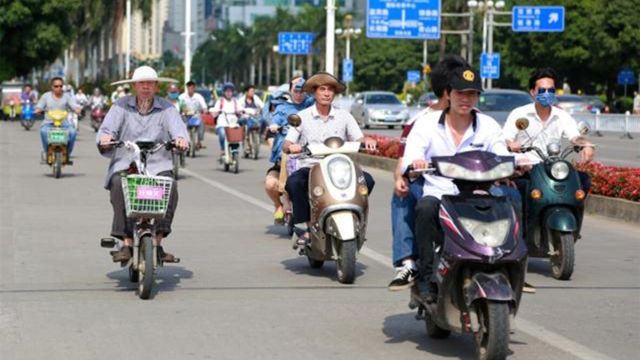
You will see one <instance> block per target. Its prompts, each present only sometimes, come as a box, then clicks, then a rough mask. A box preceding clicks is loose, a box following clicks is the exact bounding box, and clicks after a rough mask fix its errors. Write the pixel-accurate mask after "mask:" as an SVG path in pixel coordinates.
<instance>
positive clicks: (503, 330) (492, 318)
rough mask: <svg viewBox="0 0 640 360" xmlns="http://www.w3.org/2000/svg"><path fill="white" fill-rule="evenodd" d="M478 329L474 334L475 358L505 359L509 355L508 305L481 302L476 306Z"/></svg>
mask: <svg viewBox="0 0 640 360" xmlns="http://www.w3.org/2000/svg"><path fill="white" fill-rule="evenodd" d="M476 312H477V314H478V322H479V324H480V329H479V330H478V332H476V333H475V334H474V338H475V343H476V358H477V359H480V360H494V359H495V360H501V359H506V358H507V354H508V353H509V332H510V331H509V304H508V303H506V302H497V301H490V300H489V301H481V302H480V303H479V304H478V305H477V306H476Z"/></svg>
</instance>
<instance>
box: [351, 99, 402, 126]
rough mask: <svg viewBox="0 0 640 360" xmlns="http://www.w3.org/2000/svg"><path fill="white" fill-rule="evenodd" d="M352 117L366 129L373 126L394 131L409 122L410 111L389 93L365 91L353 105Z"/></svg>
mask: <svg viewBox="0 0 640 360" xmlns="http://www.w3.org/2000/svg"><path fill="white" fill-rule="evenodd" d="M351 115H353V117H354V118H355V119H356V121H357V122H358V124H359V125H360V126H361V127H364V128H365V129H368V128H369V127H371V126H373V125H382V126H387V127H388V128H389V129H393V128H394V127H395V126H401V125H403V124H404V123H406V122H407V120H409V110H408V109H407V106H406V105H404V104H403V103H402V102H400V100H398V98H397V97H396V95H395V94H394V93H392V92H389V91H365V92H362V93H360V94H358V96H356V98H355V100H354V101H353V104H351Z"/></svg>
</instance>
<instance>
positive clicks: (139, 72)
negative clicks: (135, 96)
mask: <svg viewBox="0 0 640 360" xmlns="http://www.w3.org/2000/svg"><path fill="white" fill-rule="evenodd" d="M139 81H160V82H171V83H177V82H178V80H176V79H171V78H166V77H158V73H157V72H156V71H155V70H154V69H153V68H152V67H151V66H146V65H144V66H140V67H139V68H137V69H136V70H135V71H134V72H133V76H132V77H131V79H127V80H119V81H116V82H112V83H111V85H120V84H130V83H136V82H139Z"/></svg>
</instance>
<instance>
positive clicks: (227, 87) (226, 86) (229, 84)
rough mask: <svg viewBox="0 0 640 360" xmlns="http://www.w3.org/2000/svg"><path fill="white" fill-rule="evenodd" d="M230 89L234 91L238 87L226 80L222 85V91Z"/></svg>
mask: <svg viewBox="0 0 640 360" xmlns="http://www.w3.org/2000/svg"><path fill="white" fill-rule="evenodd" d="M229 89H231V90H232V91H233V90H235V89H236V87H235V86H234V85H233V83H232V82H226V83H224V85H222V92H225V91H227V90H229Z"/></svg>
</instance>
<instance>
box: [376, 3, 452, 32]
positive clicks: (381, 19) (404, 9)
mask: <svg viewBox="0 0 640 360" xmlns="http://www.w3.org/2000/svg"><path fill="white" fill-rule="evenodd" d="M441 9H442V6H441V4H440V0H368V1H367V22H366V24H367V30H366V31H367V37H370V38H392V39H439V38H440V15H441Z"/></svg>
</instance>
